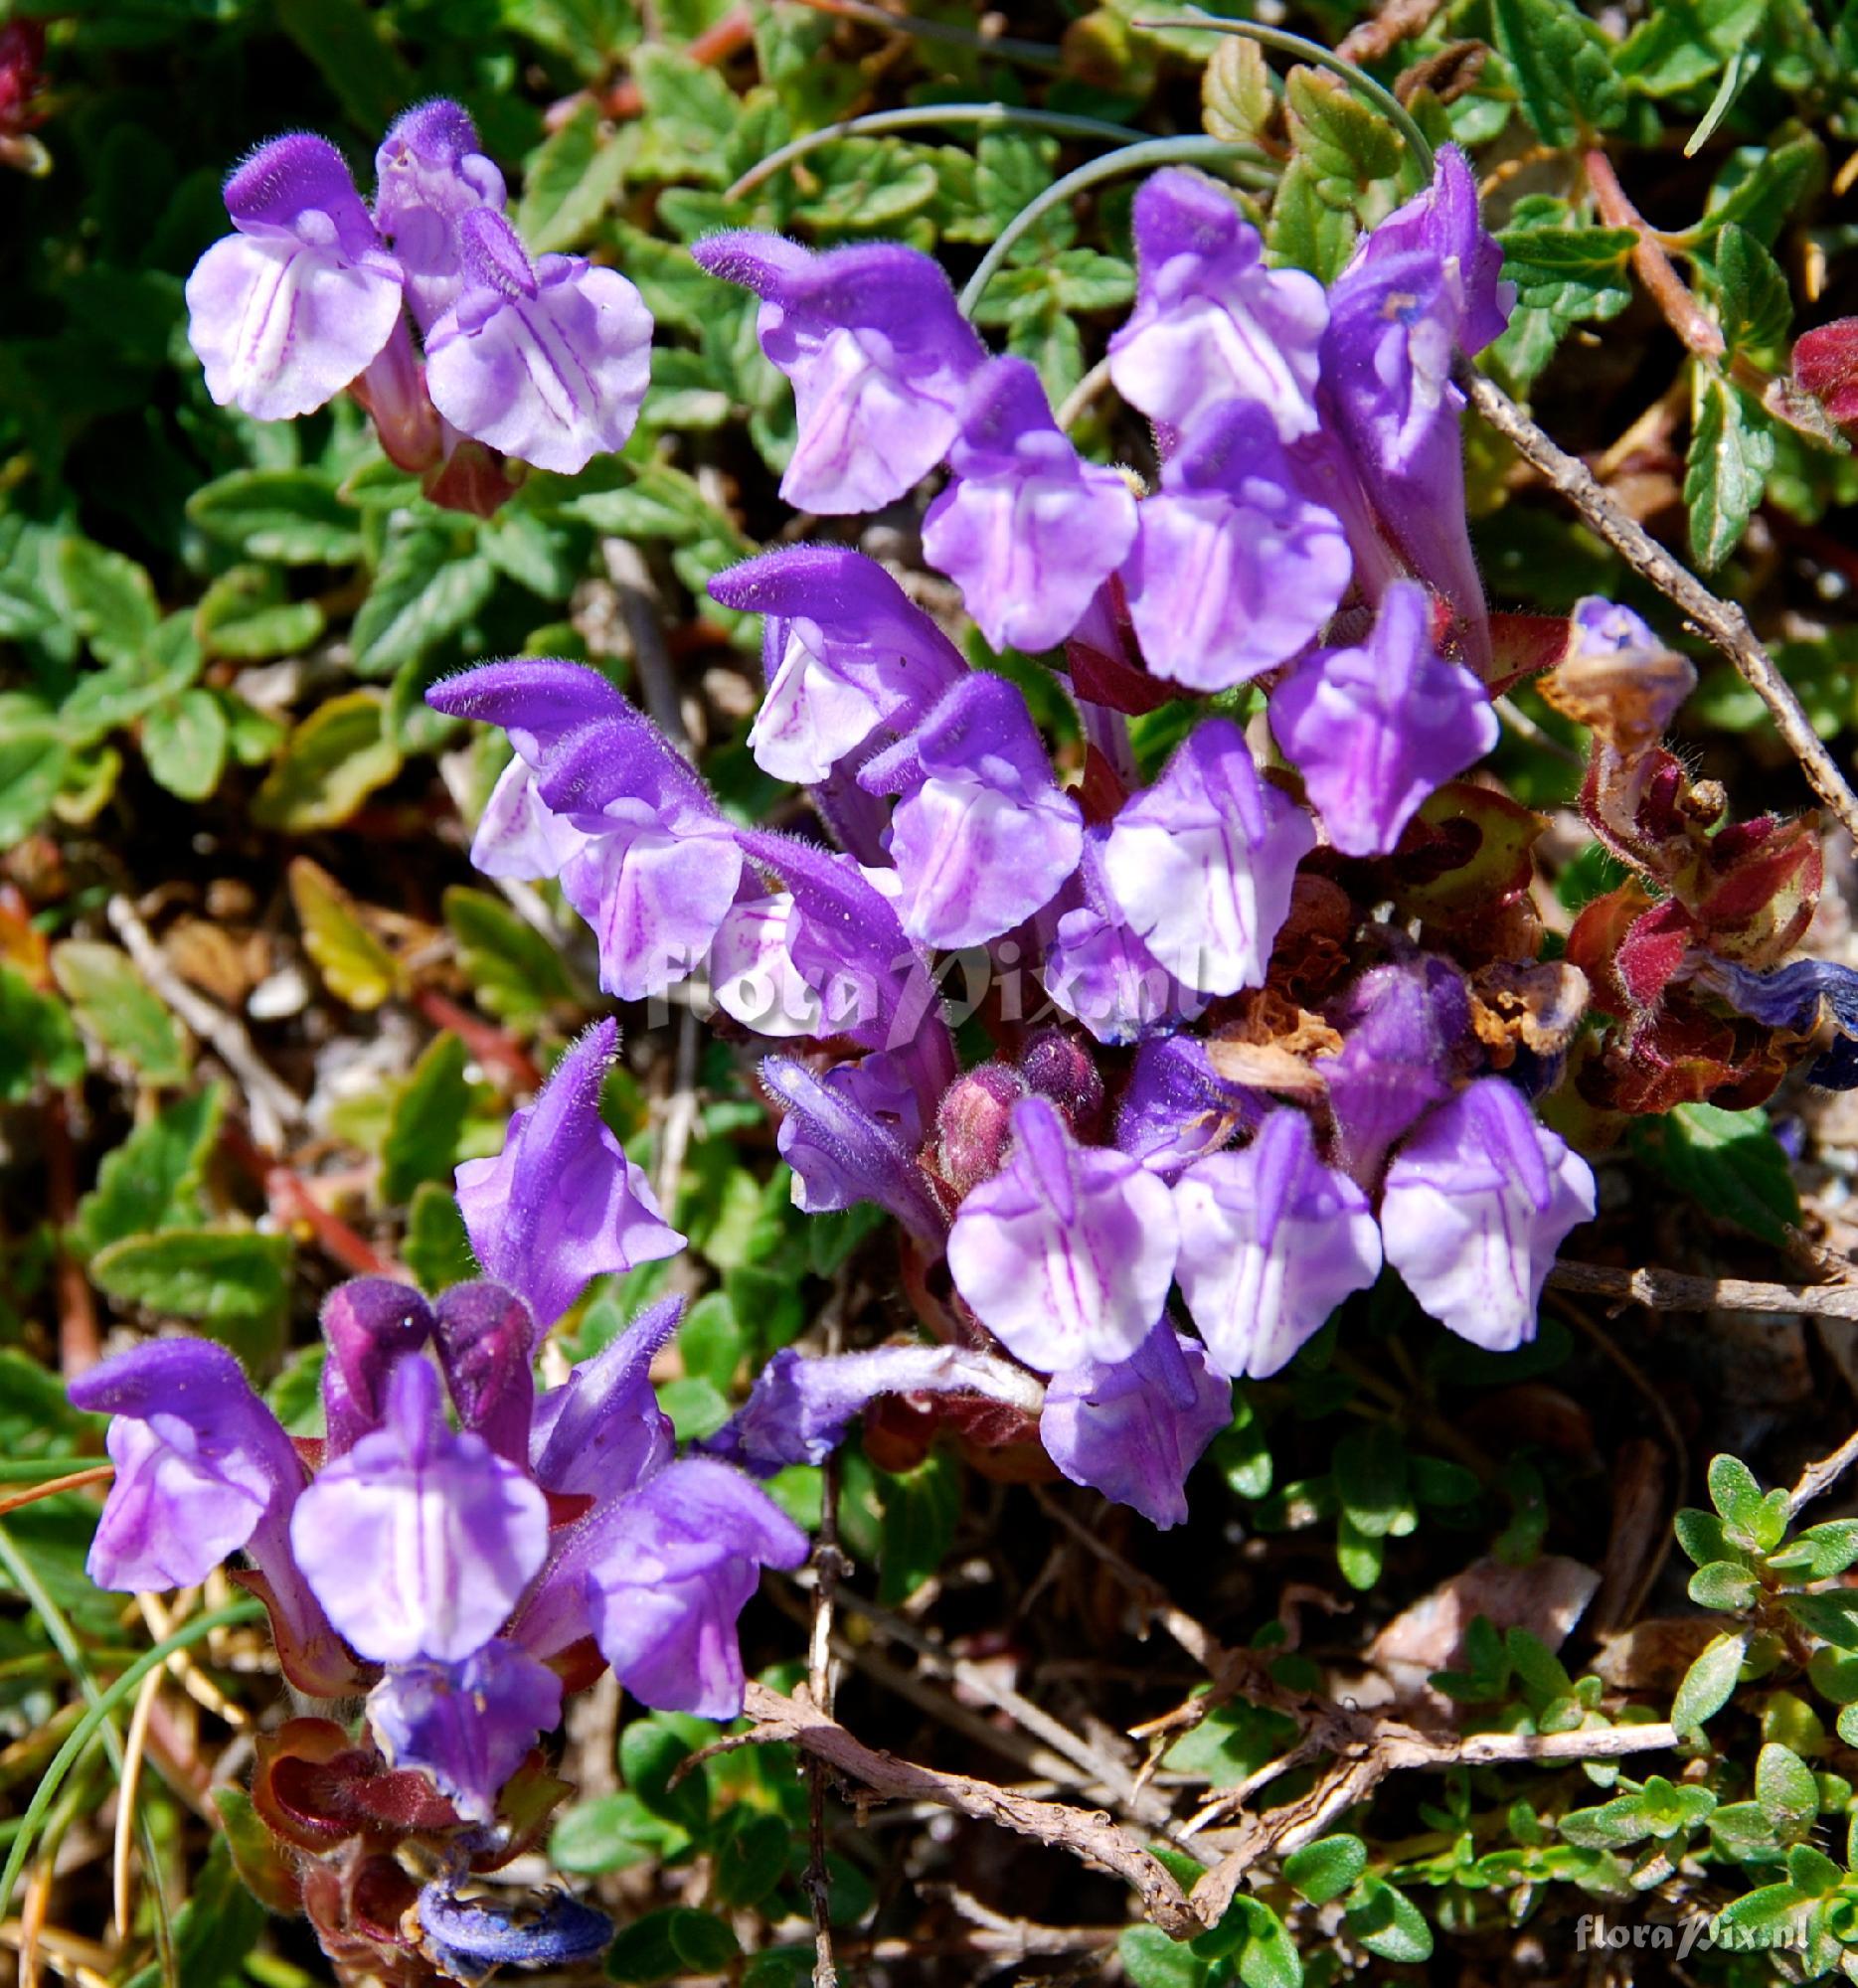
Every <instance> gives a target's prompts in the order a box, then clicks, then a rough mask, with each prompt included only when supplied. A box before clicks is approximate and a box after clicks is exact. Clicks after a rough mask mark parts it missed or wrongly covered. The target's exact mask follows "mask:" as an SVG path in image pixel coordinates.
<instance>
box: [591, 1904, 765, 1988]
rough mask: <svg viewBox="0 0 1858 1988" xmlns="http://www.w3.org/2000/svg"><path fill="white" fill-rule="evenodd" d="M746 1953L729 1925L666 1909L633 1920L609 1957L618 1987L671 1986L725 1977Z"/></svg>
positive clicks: (710, 1916)
mask: <svg viewBox="0 0 1858 1988" xmlns="http://www.w3.org/2000/svg"><path fill="white" fill-rule="evenodd" d="M741 1951H742V1947H741V1944H740V1943H739V1942H738V1940H737V1938H736V1935H735V1934H734V1932H732V1931H731V1930H730V1928H729V1926H728V1924H727V1923H726V1922H725V1921H724V1920H722V1919H720V1918H718V1917H717V1915H716V1914H715V1913H714V1912H700V1911H698V1910H696V1909H695V1908H694V1907H693V1906H690V1905H668V1906H666V1907H665V1908H664V1909H663V1910H661V1911H655V1912H647V1913H646V1914H645V1916H644V1917H643V1918H638V1919H634V1920H633V1921H632V1923H631V1924H630V1925H629V1926H627V1927H625V1928H624V1930H623V1931H622V1932H621V1933H620V1934H619V1937H618V1938H617V1939H615V1940H614V1941H613V1943H612V1945H611V1946H610V1947H609V1948H608V1949H607V1953H606V1973H607V1976H608V1978H609V1979H611V1980H614V1981H630V1982H636V1983H641V1984H643V1983H650V1982H655V1981H669V1980H670V1979H671V1978H672V1977H673V1976H674V1975H679V1974H721V1973H723V1972H724V1971H725V1970H726V1969H727V1968H728V1966H729V1963H730V1962H731V1961H732V1960H734V1959H735V1958H736V1956H737V1955H738V1954H739V1953H740V1952H741Z"/></svg>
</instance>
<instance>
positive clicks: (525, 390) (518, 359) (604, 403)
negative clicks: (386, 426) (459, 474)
mask: <svg viewBox="0 0 1858 1988" xmlns="http://www.w3.org/2000/svg"><path fill="white" fill-rule="evenodd" d="M457 229H458V248H459V256H460V264H461V268H462V272H463V274H462V282H461V284H460V286H459V289H458V293H457V297H456V300H455V301H454V302H453V303H452V305H451V306H450V308H449V309H447V310H446V311H445V313H444V314H443V316H441V317H440V318H439V319H438V320H437V321H436V322H435V323H434V324H433V326H432V328H431V330H430V331H429V332H428V333H427V334H426V339H425V380H426V387H427V390H428V391H429V392H430V394H431V396H432V404H433V406H434V407H436V408H437V409H438V412H439V413H440V414H443V415H444V417H445V418H446V420H448V421H450V422H451V424H452V425H453V426H454V427H456V428H460V429H462V430H463V432H464V433H465V434H467V435H472V436H474V437H475V438H476V439H477V440H478V441H481V442H485V443H487V444H488V445H489V446H490V447H492V448H496V449H501V450H502V452H503V453H504V454H505V455H513V456H517V457H519V458H520V459H521V460H522V461H524V462H533V463H534V464H535V465H536V466H537V467H538V468H539V469H553V470H558V471H560V472H561V473H562V474H564V475H569V476H572V475H573V474H574V473H575V472H576V471H577V470H579V469H584V468H586V466H587V464H588V462H589V461H590V460H591V458H592V457H593V456H595V455H598V454H601V453H613V452H616V451H617V450H619V449H621V448H623V447H624V446H625V440H626V437H627V436H628V435H629V434H630V433H631V432H632V426H633V423H634V422H635V421H636V420H637V419H638V411H639V405H640V403H641V402H642V401H643V400H644V398H645V388H646V385H647V383H648V382H649V380H650V378H651V330H652V324H651V313H650V312H649V311H648V310H647V309H646V308H645V305H644V302H643V300H642V299H641V298H640V296H639V293H638V291H637V290H636V289H634V288H633V286H632V285H631V284H630V283H629V282H627V281H626V279H625V277H623V276H622V275H620V273H619V272H618V270H617V269H605V268H596V267H595V266H594V265H593V264H591V263H590V262H588V261H587V260H585V259H584V258H583V257H581V256H579V255H544V256H543V257H542V259H541V260H540V261H539V262H537V263H536V264H534V266H533V267H532V266H531V264H530V260H529V257H528V255H527V253H526V252H525V251H524V248H523V245H522V243H521V241H520V240H519V239H518V238H517V234H516V231H515V229H513V228H512V227H511V226H510V224H509V223H508V222H507V221H505V220H504V219H503V217H502V216H501V215H500V214H498V213H497V212H495V210H494V209H492V208H488V207H473V208H469V209H467V210H466V211H465V213H464V214H463V215H462V216H461V217H460V219H459V221H458V224H457Z"/></svg>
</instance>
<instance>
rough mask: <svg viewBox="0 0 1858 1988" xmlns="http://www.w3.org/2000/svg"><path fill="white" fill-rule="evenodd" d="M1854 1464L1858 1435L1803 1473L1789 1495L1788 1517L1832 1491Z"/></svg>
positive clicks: (1810, 1465) (1810, 1464) (1856, 1458)
mask: <svg viewBox="0 0 1858 1988" xmlns="http://www.w3.org/2000/svg"><path fill="white" fill-rule="evenodd" d="M1854 1463H1858V1435H1848V1436H1847V1437H1846V1438H1845V1440H1844V1441H1843V1442H1842V1443H1840V1444H1839V1446H1838V1448H1837V1449H1835V1450H1834V1451H1833V1452H1832V1454H1831V1455H1830V1456H1822V1457H1821V1458H1820V1459H1819V1461H1818V1462H1817V1463H1809V1464H1808V1465H1807V1466H1806V1468H1805V1469H1804V1470H1803V1471H1801V1473H1800V1481H1799V1482H1798V1483H1797V1484H1796V1485H1794V1487H1793V1489H1792V1490H1791V1491H1790V1492H1789V1493H1788V1494H1787V1516H1788V1517H1789V1518H1791V1517H1792V1516H1793V1514H1794V1513H1796V1512H1797V1511H1798V1510H1799V1509H1800V1507H1801V1506H1802V1505H1810V1504H1811V1503H1812V1501H1813V1500H1814V1499H1815V1498H1817V1497H1820V1496H1821V1495H1822V1494H1824V1493H1825V1492H1827V1491H1830V1490H1831V1488H1832V1487H1833V1485H1835V1484H1836V1483H1837V1482H1838V1481H1839V1479H1840V1478H1841V1477H1843V1476H1844V1475H1845V1473H1846V1471H1848V1470H1849V1469H1850V1468H1851V1467H1852V1465H1853V1464H1854Z"/></svg>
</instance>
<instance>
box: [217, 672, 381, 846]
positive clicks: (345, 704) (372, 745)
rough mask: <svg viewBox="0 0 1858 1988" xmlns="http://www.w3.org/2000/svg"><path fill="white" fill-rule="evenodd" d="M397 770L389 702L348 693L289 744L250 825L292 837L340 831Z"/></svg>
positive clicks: (256, 798)
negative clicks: (281, 831)
mask: <svg viewBox="0 0 1858 1988" xmlns="http://www.w3.org/2000/svg"><path fill="white" fill-rule="evenodd" d="M399 771H400V747H399V746H398V745H395V743H394V741H393V739H392V737H391V736H390V735H389V732H388V729H387V700H386V699H385V698H384V697H383V696H382V695H381V693H380V692H379V691H371V690H353V691H349V692H347V693H345V694H344V695H343V696H341V697H334V698H331V699H330V700H329V702H328V703H327V704H324V705H319V706H318V707H317V709H316V710H315V711H313V712H311V713H310V715H309V717H307V718H306V719H304V720H303V722H302V723H301V724H300V725H298V726H296V727H295V729H294V730H293V731H292V732H291V734H290V736H289V738H288V739H286V740H285V741H284V746H283V750H282V751H281V752H279V753H278V755H277V758H276V760H275V761H274V762H273V764H272V766H271V769H270V771H269V772H268V773H267V774H266V775H265V776H264V782H263V784H262V785H261V786H260V787H259V788H258V790H257V792H256V793H255V794H254V795H253V798H252V819H253V821H254V822H256V823H257V824H258V826H259V827H260V828H276V829H283V830H285V831H287V832H288V833H290V834H293V835H301V834H304V833H306V832H307V831H309V830H311V829H317V828H339V827H340V826H341V825H342V823H343V822H345V821H347V820H348V818H349V816H350V815H352V814H353V813H354V812H355V810H356V809H357V808H358V807H360V806H361V804H362V802H363V801H365V800H366V799H367V798H368V796H369V795H370V794H372V793H373V792H374V791H375V790H376V788H378V787H384V786H386V784H387V783H388V781H389V780H391V779H392V778H393V777H394V776H395V774H396V773H398V772H399Z"/></svg>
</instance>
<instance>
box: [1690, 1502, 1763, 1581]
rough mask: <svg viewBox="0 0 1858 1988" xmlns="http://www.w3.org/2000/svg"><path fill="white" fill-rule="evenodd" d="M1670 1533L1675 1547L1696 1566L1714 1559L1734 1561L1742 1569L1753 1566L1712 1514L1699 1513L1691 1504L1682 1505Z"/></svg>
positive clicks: (1743, 1551) (1720, 1522)
mask: <svg viewBox="0 0 1858 1988" xmlns="http://www.w3.org/2000/svg"><path fill="white" fill-rule="evenodd" d="M1673 1530H1674V1531H1675V1532H1676V1534H1677V1544H1678V1545H1679V1546H1680V1547H1682V1548H1683V1550H1684V1552H1685V1553H1686V1554H1688V1555H1689V1557H1690V1558H1691V1560H1692V1561H1694V1562H1695V1563H1696V1565H1697V1566H1698V1567H1704V1566H1706V1565H1707V1564H1708V1563H1709V1562H1711V1561H1716V1560H1729V1561H1735V1562H1736V1563H1737V1564H1738V1565H1740V1566H1743V1567H1748V1566H1751V1565H1752V1564H1753V1563H1752V1562H1751V1560H1750V1557H1749V1554H1748V1552H1747V1550H1746V1549H1744V1548H1742V1547H1739V1546H1737V1545H1736V1544H1735V1542H1734V1541H1733V1540H1731V1538H1730V1537H1729V1535H1728V1533H1727V1532H1725V1531H1724V1529H1723V1522H1722V1520H1721V1519H1720V1518H1718V1517H1717V1515H1716V1514H1715V1513H1714V1512H1700V1511H1698V1510H1697V1508H1696V1507H1695V1506H1694V1505H1686V1506H1685V1507H1684V1508H1683V1509H1682V1510H1681V1511H1680V1512H1679V1513H1678V1515H1677V1518H1676V1521H1675V1524H1674V1528H1673Z"/></svg>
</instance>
